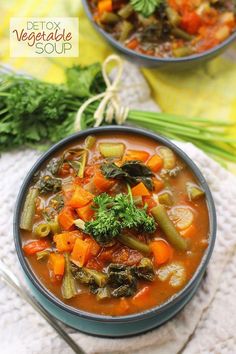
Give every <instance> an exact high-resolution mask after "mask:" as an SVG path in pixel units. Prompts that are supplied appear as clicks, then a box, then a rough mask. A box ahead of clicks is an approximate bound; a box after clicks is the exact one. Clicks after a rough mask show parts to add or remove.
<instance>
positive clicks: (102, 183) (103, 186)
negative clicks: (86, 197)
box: [93, 169, 115, 192]
mask: <svg viewBox="0 0 236 354" xmlns="http://www.w3.org/2000/svg"><path fill="white" fill-rule="evenodd" d="M93 183H94V185H95V187H96V188H97V189H98V190H100V191H101V192H106V191H108V190H109V189H110V188H111V187H113V186H114V184H115V181H113V180H110V179H107V178H106V177H105V176H104V175H103V174H102V172H101V171H100V169H98V170H97V171H96V172H95V174H94V177H93Z"/></svg>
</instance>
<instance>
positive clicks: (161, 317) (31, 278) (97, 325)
mask: <svg viewBox="0 0 236 354" xmlns="http://www.w3.org/2000/svg"><path fill="white" fill-rule="evenodd" d="M99 133H107V134H110V135H111V136H118V135H119V133H126V134H131V135H137V136H145V137H148V138H150V139H152V140H154V141H156V142H157V143H160V144H162V145H166V146H168V147H170V148H171V149H172V150H173V151H174V152H175V153H176V154H177V155H179V157H180V158H181V159H182V160H183V161H184V162H185V163H186V164H187V165H188V166H189V168H190V169H191V170H192V171H193V173H194V174H195V176H196V178H197V180H198V183H199V185H200V186H201V187H202V188H203V190H204V191H205V194H206V201H207V207H208V211H209V221H210V231H209V245H208V247H207V249H206V250H205V253H204V255H203V258H202V260H201V263H200V264H199V266H198V268H197V270H196V272H195V273H194V275H193V277H192V278H191V280H190V281H189V282H188V283H187V284H186V286H185V287H184V288H183V289H182V290H181V291H179V292H178V293H177V294H175V295H174V296H173V297H172V298H170V299H169V300H168V301H166V302H165V303H163V304H162V305H160V306H157V307H153V308H151V309H149V310H146V311H143V312H141V313H137V314H132V315H127V316H119V317H112V316H103V315H97V314H94V313H89V312H84V311H81V310H79V309H76V308H73V307H71V306H69V305H67V304H65V303H63V302H62V301H61V300H59V299H58V298H57V297H55V296H54V295H53V294H52V293H51V292H50V291H49V290H47V289H46V288H45V287H44V286H43V285H42V284H41V283H40V281H39V280H38V279H37V277H36V276H35V275H34V273H33V272H32V270H31V268H30V266H29V264H28V262H27V259H26V258H25V257H24V254H23V252H22V244H21V237H20V229H19V221H20V215H21V211H22V207H23V204H24V200H25V197H26V193H27V190H28V188H29V186H30V184H31V181H32V178H33V176H34V174H35V173H36V172H37V171H38V170H40V169H41V167H42V166H43V164H44V163H45V162H46V161H47V160H48V159H50V158H51V157H53V155H54V154H55V153H56V152H57V151H58V150H61V149H63V148H65V147H66V146H67V145H68V144H71V143H76V142H77V141H78V140H80V139H84V138H86V137H87V136H88V135H91V134H93V135H97V134H99ZM13 230H14V240H15V247H16V252H17V255H18V258H19V261H20V263H21V266H22V269H23V272H24V274H25V277H26V280H27V283H28V285H29V287H30V289H31V291H32V293H33V295H34V297H35V298H36V299H37V301H38V302H39V303H40V304H41V305H42V306H43V307H44V308H45V309H46V310H47V311H48V312H50V313H51V314H52V315H53V316H54V317H56V318H57V319H59V320H61V321H62V322H64V323H65V324H67V325H68V326H70V327H73V328H75V329H77V330H79V331H81V332H85V333H88V334H92V335H97V336H106V337H125V336H130V335H135V334H139V333H143V332H146V331H148V330H151V329H153V328H155V327H157V326H160V325H161V324H163V323H164V322H166V321H167V320H169V319H170V318H172V317H173V316H174V315H175V314H176V313H178V312H179V311H180V310H181V309H182V308H183V307H184V306H185V305H186V304H187V303H188V302H189V301H190V299H191V298H192V296H193V295H194V294H195V292H196V291H197V288H198V286H199V284H200V282H201V280H202V277H203V275H204V272H205V270H206V267H207V264H208V262H209V260H210V257H211V254H212V251H213V247H214V242H215V237H216V213H215V207H214V202H213V198H212V195H211V192H210V189H209V187H208V185H207V183H206V181H205V179H204V177H203V175H202V174H201V172H200V171H199V169H198V167H197V166H196V165H195V164H194V162H193V161H192V160H191V159H190V158H189V157H188V156H187V155H186V154H185V153H184V152H183V151H182V150H181V149H179V148H178V147H177V146H176V145H175V144H173V143H172V142H171V141H169V140H167V139H166V138H164V137H162V136H158V135H156V134H153V133H151V132H149V131H146V130H143V129H137V128H132V127H124V126H107V127H100V128H92V129H88V130H84V131H82V132H79V133H76V134H74V135H71V136H69V137H68V138H66V139H63V140H62V141H60V142H59V143H57V144H56V145H54V146H52V147H51V148H50V149H49V150H48V151H47V152H46V153H44V154H43V155H42V156H41V157H40V158H39V159H38V161H37V162H36V163H35V164H34V166H33V167H32V169H31V170H30V172H29V173H28V175H27V176H26V178H25V180H24V182H23V185H22V187H21V189H20V192H19V195H18V199H17V203H16V209H15V213H14V222H13Z"/></svg>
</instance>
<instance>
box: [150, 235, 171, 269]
mask: <svg viewBox="0 0 236 354" xmlns="http://www.w3.org/2000/svg"><path fill="white" fill-rule="evenodd" d="M149 247H150V249H151V251H152V253H153V255H154V260H155V263H156V265H160V264H163V263H166V262H168V261H169V260H170V258H171V257H172V253H173V250H172V248H171V246H170V245H169V244H168V243H167V242H166V241H165V240H156V241H153V242H151V243H149Z"/></svg>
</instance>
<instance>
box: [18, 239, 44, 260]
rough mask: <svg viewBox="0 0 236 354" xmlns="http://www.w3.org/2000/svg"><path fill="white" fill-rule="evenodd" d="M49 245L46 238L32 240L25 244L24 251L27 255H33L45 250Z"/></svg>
mask: <svg viewBox="0 0 236 354" xmlns="http://www.w3.org/2000/svg"><path fill="white" fill-rule="evenodd" d="M48 247H49V243H48V241H46V240H37V241H32V242H29V243H27V244H26V245H24V246H23V247H22V248H23V251H24V252H25V254H26V255H27V256H31V255H33V254H35V253H37V252H40V251H43V250H45V249H46V248H48Z"/></svg>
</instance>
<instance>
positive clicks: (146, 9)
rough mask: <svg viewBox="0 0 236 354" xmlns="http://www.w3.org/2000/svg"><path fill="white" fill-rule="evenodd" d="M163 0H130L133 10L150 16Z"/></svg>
mask: <svg viewBox="0 0 236 354" xmlns="http://www.w3.org/2000/svg"><path fill="white" fill-rule="evenodd" d="M163 2H164V0H131V1H130V3H131V5H132V6H133V8H134V10H135V11H136V12H138V13H140V14H141V15H143V16H144V17H149V16H151V15H152V14H153V13H154V12H155V10H156V9H157V7H158V6H159V5H161V4H163Z"/></svg>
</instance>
